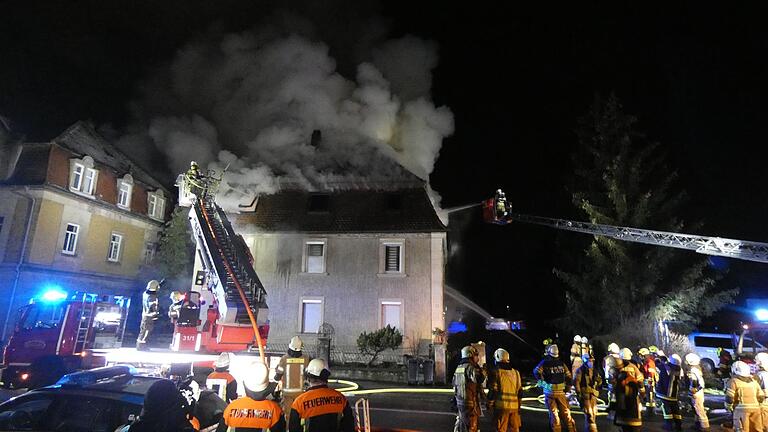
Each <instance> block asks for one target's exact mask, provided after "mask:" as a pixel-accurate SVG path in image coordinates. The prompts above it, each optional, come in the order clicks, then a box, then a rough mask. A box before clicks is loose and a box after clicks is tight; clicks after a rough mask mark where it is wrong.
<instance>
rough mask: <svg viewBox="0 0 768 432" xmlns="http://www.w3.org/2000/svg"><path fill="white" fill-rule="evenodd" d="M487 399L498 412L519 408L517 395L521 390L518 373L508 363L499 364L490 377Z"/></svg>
mask: <svg viewBox="0 0 768 432" xmlns="http://www.w3.org/2000/svg"><path fill="white" fill-rule="evenodd" d="M490 382H491V385H490V389H489V390H490V395H489V399H492V400H493V401H494V404H493V407H494V409H498V410H505V411H512V410H517V409H518V408H519V407H520V403H519V401H518V398H517V395H518V393H519V392H520V390H521V384H520V382H521V381H520V372H518V371H517V370H515V369H513V368H512V366H510V365H509V363H501V364H500V365H499V368H498V369H496V370H495V371H493V375H492V376H491V380H490Z"/></svg>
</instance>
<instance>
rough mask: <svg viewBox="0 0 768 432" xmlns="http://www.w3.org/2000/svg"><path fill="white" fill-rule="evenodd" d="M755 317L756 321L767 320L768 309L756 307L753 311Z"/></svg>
mask: <svg viewBox="0 0 768 432" xmlns="http://www.w3.org/2000/svg"><path fill="white" fill-rule="evenodd" d="M755 317H756V318H757V320H758V321H768V309H758V310H756V311H755Z"/></svg>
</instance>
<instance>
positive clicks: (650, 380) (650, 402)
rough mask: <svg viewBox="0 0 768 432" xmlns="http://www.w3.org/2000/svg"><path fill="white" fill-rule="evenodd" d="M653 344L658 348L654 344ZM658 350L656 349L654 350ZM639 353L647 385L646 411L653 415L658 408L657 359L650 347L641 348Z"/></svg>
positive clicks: (641, 369)
mask: <svg viewBox="0 0 768 432" xmlns="http://www.w3.org/2000/svg"><path fill="white" fill-rule="evenodd" d="M651 346H652V347H653V348H656V347H654V346H653V345H651ZM656 351H657V350H654V352H656ZM637 353H638V354H640V357H641V360H642V363H641V367H640V371H642V372H643V377H645V380H644V382H643V384H644V386H645V413H646V414H648V415H653V414H654V409H655V408H656V399H655V397H654V396H655V394H656V393H655V389H656V381H657V379H658V375H659V374H658V372H657V371H656V360H654V358H653V354H651V350H650V348H640V349H639V350H638V351H637Z"/></svg>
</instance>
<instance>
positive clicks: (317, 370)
mask: <svg viewBox="0 0 768 432" xmlns="http://www.w3.org/2000/svg"><path fill="white" fill-rule="evenodd" d="M307 375H310V376H312V377H315V378H320V379H322V380H327V379H328V377H329V376H331V371H330V370H328V366H326V365H325V361H323V360H322V359H313V360H312V361H310V362H309V364H308V365H307Z"/></svg>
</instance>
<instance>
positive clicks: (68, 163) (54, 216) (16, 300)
mask: <svg viewBox="0 0 768 432" xmlns="http://www.w3.org/2000/svg"><path fill="white" fill-rule="evenodd" d="M3 126H4V125H3V124H0V129H4V128H3ZM170 196H171V195H170V193H169V191H168V190H167V189H166V188H164V187H163V186H162V185H161V184H160V182H158V181H157V180H156V179H155V178H153V177H152V176H151V175H150V174H149V173H147V172H146V171H144V170H143V169H141V168H140V167H138V166H136V165H135V164H134V163H133V162H132V161H131V160H129V159H128V158H127V157H126V156H125V155H124V154H122V153H121V152H120V151H118V150H117V149H116V148H115V147H113V146H112V145H111V144H109V143H108V142H107V141H105V140H104V138H102V137H101V136H100V135H99V134H98V133H97V132H96V131H95V130H94V129H93V127H92V126H90V125H89V124H86V123H82V122H79V123H76V124H75V125H73V126H71V127H70V128H69V129H67V130H66V131H65V132H64V133H62V134H61V135H59V136H58V137H56V138H54V139H53V140H51V141H50V142H44V143H28V142H17V141H14V139H13V138H12V137H11V136H10V133H9V131H8V130H7V128H5V129H4V130H0V293H2V294H1V295H0V320H1V322H2V329H1V330H0V331H2V332H3V333H2V334H1V335H0V337H1V338H3V339H5V336H6V335H7V334H8V333H9V332H10V331H11V330H12V329H13V323H14V319H15V313H14V312H15V310H16V309H17V308H18V307H19V306H21V305H23V304H26V303H28V302H29V300H30V299H31V298H33V297H35V296H37V295H39V294H40V293H41V292H42V291H44V290H45V289H47V288H50V287H58V288H60V289H61V290H63V291H65V292H68V293H70V294H71V293H74V292H89V293H98V294H110V295H131V294H134V293H136V292H137V291H140V290H141V289H142V288H143V287H144V285H145V284H146V280H144V279H145V278H144V277H142V275H141V274H140V271H141V268H142V265H143V264H145V263H148V262H149V261H151V260H152V259H153V257H154V253H155V249H156V245H157V240H158V234H159V233H160V230H161V229H162V227H163V223H164V222H165V220H166V219H167V217H168V213H169V209H170V207H171V205H170Z"/></svg>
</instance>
